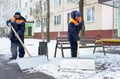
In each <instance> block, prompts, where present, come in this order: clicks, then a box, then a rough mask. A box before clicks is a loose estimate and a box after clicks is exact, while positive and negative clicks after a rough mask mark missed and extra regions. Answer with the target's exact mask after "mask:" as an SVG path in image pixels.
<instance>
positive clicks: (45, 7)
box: [44, 1, 47, 11]
mask: <svg viewBox="0 0 120 79" xmlns="http://www.w3.org/2000/svg"><path fill="white" fill-rule="evenodd" d="M46 10H47V2H46V1H45V2H44V11H46Z"/></svg>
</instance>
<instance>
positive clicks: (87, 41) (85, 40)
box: [56, 36, 95, 44]
mask: <svg viewBox="0 0 120 79" xmlns="http://www.w3.org/2000/svg"><path fill="white" fill-rule="evenodd" d="M56 41H57V42H68V38H67V36H64V37H63V36H61V37H57V38H56ZM80 44H95V38H94V37H84V38H82V39H80Z"/></svg>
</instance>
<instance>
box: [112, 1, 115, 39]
mask: <svg viewBox="0 0 120 79" xmlns="http://www.w3.org/2000/svg"><path fill="white" fill-rule="evenodd" d="M112 24H113V29H112V38H114V36H115V34H114V0H113V23H112Z"/></svg>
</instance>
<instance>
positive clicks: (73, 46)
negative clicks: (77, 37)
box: [70, 41, 77, 57]
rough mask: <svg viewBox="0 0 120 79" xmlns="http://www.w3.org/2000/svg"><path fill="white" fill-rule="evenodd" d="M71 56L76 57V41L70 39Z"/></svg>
mask: <svg viewBox="0 0 120 79" xmlns="http://www.w3.org/2000/svg"><path fill="white" fill-rule="evenodd" d="M70 46H71V56H72V57H77V41H70Z"/></svg>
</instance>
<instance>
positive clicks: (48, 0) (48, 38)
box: [46, 0, 50, 42]
mask: <svg viewBox="0 0 120 79" xmlns="http://www.w3.org/2000/svg"><path fill="white" fill-rule="evenodd" d="M49 29H50V0H47V27H46V38H47V42H50V30H49Z"/></svg>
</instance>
